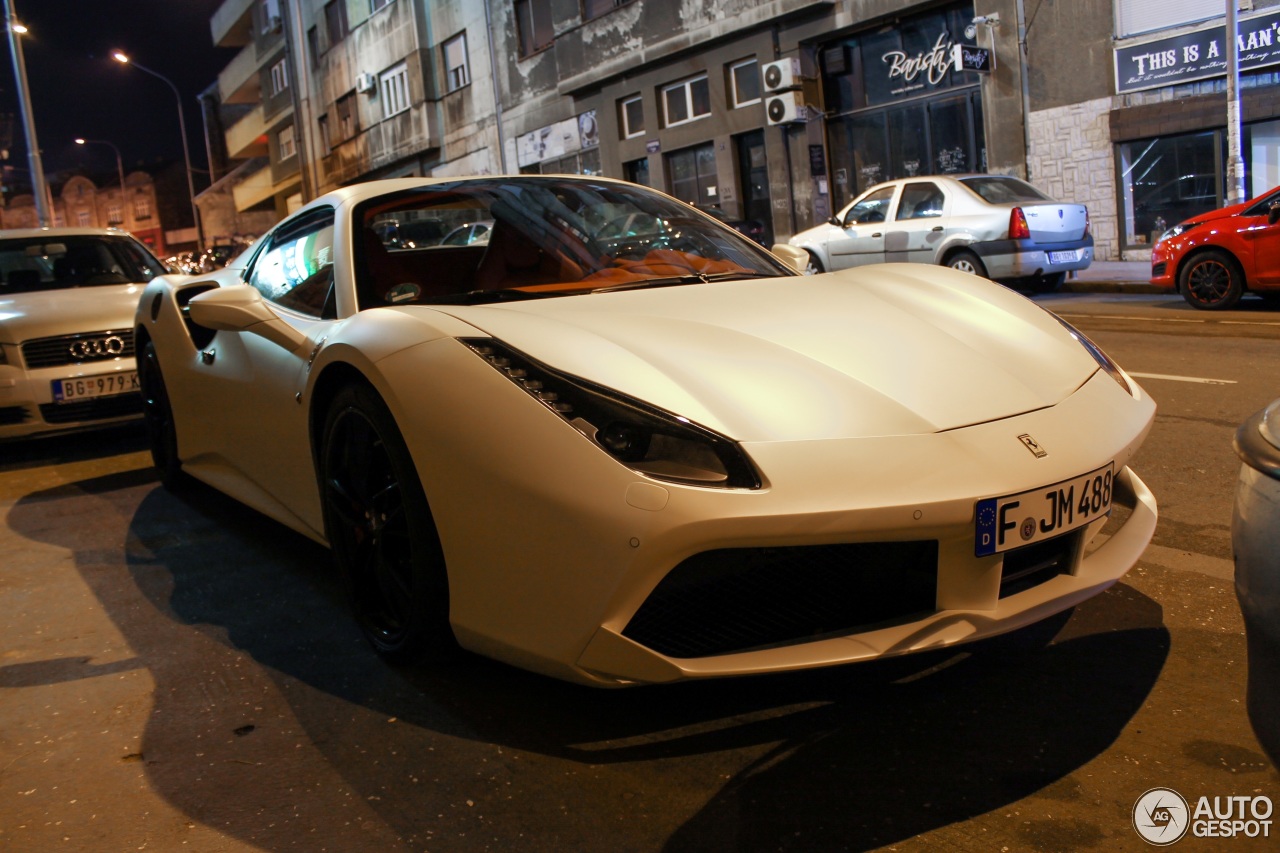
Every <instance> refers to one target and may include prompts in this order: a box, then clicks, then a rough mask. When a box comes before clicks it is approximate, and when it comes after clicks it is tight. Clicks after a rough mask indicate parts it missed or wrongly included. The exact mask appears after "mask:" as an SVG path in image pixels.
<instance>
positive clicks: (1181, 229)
mask: <svg viewBox="0 0 1280 853" xmlns="http://www.w3.org/2000/svg"><path fill="white" fill-rule="evenodd" d="M1202 224H1204V223H1201V222H1179V223H1178V224H1177V225H1175V226H1173V227H1172V228H1170V229H1169V230H1168V231H1166V232H1164V233H1163V234H1161V235H1160V240H1168V239H1169V238H1171V237H1177V236H1178V235H1180V234H1186V233H1187V232H1188V231H1190V230H1191V229H1192V228H1199V227H1200V226H1201V225H1202ZM1160 240H1157V241H1156V242H1157V243H1159V242H1160Z"/></svg>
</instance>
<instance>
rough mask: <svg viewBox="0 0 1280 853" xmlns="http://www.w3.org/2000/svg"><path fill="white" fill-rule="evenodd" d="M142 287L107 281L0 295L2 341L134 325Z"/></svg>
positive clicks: (8, 341)
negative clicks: (95, 284)
mask: <svg viewBox="0 0 1280 853" xmlns="http://www.w3.org/2000/svg"><path fill="white" fill-rule="evenodd" d="M142 288H143V285H140V284H105V285H98V286H95V287H69V288H59V289H57V290H46V291H29V292H25V293H14V294H9V295H4V296H0V341H4V342H6V343H13V344H16V343H20V342H22V341H29V340H32V339H33V338H47V337H50V336H53V335H70V334H75V333H77V332H97V331H108V330H111V331H116V330H119V329H128V328H131V327H132V326H133V315H134V312H135V311H136V310H137V308H138V294H140V293H141V292H142Z"/></svg>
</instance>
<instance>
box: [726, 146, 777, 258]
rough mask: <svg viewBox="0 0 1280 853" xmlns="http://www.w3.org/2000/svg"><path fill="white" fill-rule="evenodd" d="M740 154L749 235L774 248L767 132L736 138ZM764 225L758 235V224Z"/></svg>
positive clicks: (739, 162)
mask: <svg viewBox="0 0 1280 853" xmlns="http://www.w3.org/2000/svg"><path fill="white" fill-rule="evenodd" d="M734 143H735V145H736V147H737V154H738V173H739V174H738V186H739V187H741V188H742V190H741V191H742V218H743V219H745V220H747V223H748V225H747V227H748V228H749V229H750V231H751V233H750V234H749V236H750V237H751V238H752V239H755V240H757V241H758V242H759V243H760V244H761V245H763V246H772V245H773V204H772V202H771V201H770V200H769V162H768V160H766V159H765V153H764V131H763V130H753V131H751V132H750V133H744V134H742V135H741V136H738V137H735V139H734ZM757 222H758V223H760V230H759V232H758V233H757V232H756V226H755V223H757Z"/></svg>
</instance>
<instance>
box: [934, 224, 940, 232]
mask: <svg viewBox="0 0 1280 853" xmlns="http://www.w3.org/2000/svg"><path fill="white" fill-rule="evenodd" d="M933 230H934V231H941V230H942V226H941V225H935V226H933Z"/></svg>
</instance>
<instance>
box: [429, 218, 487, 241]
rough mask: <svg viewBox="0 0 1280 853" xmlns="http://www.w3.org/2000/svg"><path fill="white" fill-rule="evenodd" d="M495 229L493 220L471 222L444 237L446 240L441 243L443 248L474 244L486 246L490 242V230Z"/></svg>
mask: <svg viewBox="0 0 1280 853" xmlns="http://www.w3.org/2000/svg"><path fill="white" fill-rule="evenodd" d="M492 227H493V222H492V221H491V220H487V219H486V220H484V221H483V222H470V223H468V224H466V225H459V226H458V227H457V228H454V229H453V230H452V231H450V232H449V233H448V234H446V235H444V239H443V240H441V241H440V245H441V246H470V245H472V244H473V243H479V244H480V245H484V244H485V243H488V242H489V229H491V228H492Z"/></svg>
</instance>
